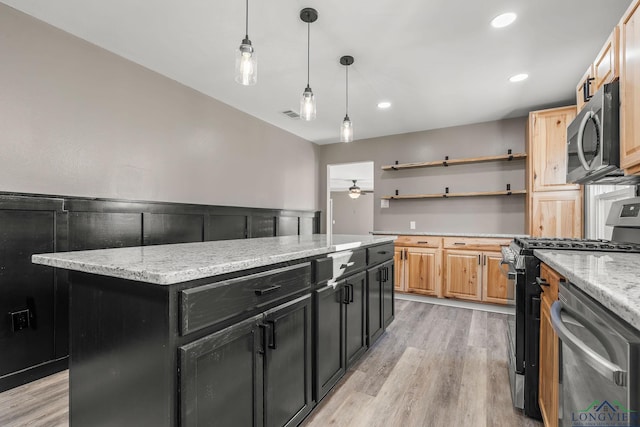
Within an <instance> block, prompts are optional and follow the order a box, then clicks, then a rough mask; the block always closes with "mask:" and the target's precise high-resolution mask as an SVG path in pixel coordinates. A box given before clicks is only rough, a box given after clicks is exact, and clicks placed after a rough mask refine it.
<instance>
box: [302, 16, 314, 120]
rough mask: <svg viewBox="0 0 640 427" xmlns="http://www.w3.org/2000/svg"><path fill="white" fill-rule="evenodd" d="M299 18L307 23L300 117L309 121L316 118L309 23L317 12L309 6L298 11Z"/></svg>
mask: <svg viewBox="0 0 640 427" xmlns="http://www.w3.org/2000/svg"><path fill="white" fill-rule="evenodd" d="M300 19H302V21H303V22H306V23H307V87H306V88H305V89H304V92H302V97H301V98H300V118H301V119H302V120H306V121H310V120H313V119H315V118H316V97H315V95H314V94H313V91H312V90H311V87H310V86H309V56H310V51H311V42H310V40H311V23H312V22H316V20H317V19H318V12H317V11H316V10H315V9H313V8H310V7H306V8H304V9H302V10H301V11H300Z"/></svg>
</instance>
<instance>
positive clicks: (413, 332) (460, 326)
mask: <svg viewBox="0 0 640 427" xmlns="http://www.w3.org/2000/svg"><path fill="white" fill-rule="evenodd" d="M506 327H507V316H506V315H504V314H497V313H488V312H485V311H477V310H468V309H463V308H455V307H447V306H441V305H432V304H425V303H419V302H413V301H406V300H399V299H396V318H395V321H394V322H393V323H392V324H391V326H390V327H389V328H388V329H387V331H386V332H385V334H384V335H383V336H382V338H380V341H378V343H376V345H375V346H374V347H373V348H372V349H371V350H369V352H367V354H365V355H364V356H363V358H362V359H361V360H360V361H359V362H357V363H356V364H355V365H354V366H353V367H352V368H351V369H350V370H349V372H347V375H345V377H344V378H343V379H342V380H341V381H340V382H339V383H338V384H337V385H336V387H334V389H333V390H332V391H331V392H330V393H329V394H328V395H327V397H326V398H325V399H324V400H323V401H322V402H321V403H320V405H319V406H318V407H317V408H316V409H315V411H314V412H313V413H312V414H311V415H310V416H309V417H308V418H307V420H305V422H304V423H303V425H304V426H305V427H320V426H322V427H324V426H328V425H331V426H345V427H346V426H349V427H364V426H367V427H373V426H385V427H388V426H394V427H395V426H398V427H423V426H429V427H449V426H474V427H484V426H486V427H502V426H504V427H517V426H523V427H539V426H542V423H540V422H538V421H536V420H532V419H530V418H527V417H525V416H524V415H522V413H521V412H520V411H518V410H516V409H514V408H513V406H512V404H511V394H510V390H509V377H508V372H507V361H506V358H507V356H506V354H507V342H506Z"/></svg>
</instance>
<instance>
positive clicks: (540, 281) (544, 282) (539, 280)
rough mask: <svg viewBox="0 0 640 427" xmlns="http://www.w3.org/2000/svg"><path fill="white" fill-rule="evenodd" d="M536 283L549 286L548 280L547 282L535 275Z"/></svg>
mask: <svg viewBox="0 0 640 427" xmlns="http://www.w3.org/2000/svg"><path fill="white" fill-rule="evenodd" d="M536 283H537V284H538V285H539V286H549V282H547V281H546V280H545V279H543V278H541V277H536Z"/></svg>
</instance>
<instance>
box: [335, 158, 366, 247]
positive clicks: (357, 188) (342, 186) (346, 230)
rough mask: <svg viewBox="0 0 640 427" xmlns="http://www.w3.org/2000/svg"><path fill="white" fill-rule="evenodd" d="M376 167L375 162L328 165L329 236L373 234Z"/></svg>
mask: <svg viewBox="0 0 640 427" xmlns="http://www.w3.org/2000/svg"><path fill="white" fill-rule="evenodd" d="M373 167H374V163H373V162H372V161H371V162H357V163H341V164H334V165H328V166H327V212H328V215H327V222H328V223H327V233H328V234H330V233H332V234H360V235H362V234H369V233H370V232H371V231H373V206H374V199H373V190H374V184H373Z"/></svg>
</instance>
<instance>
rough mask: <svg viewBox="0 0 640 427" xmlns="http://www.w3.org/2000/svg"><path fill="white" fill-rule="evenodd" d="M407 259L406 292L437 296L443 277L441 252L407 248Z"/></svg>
mask: <svg viewBox="0 0 640 427" xmlns="http://www.w3.org/2000/svg"><path fill="white" fill-rule="evenodd" d="M406 257H407V259H406V263H405V266H406V267H405V268H406V272H405V274H406V278H407V283H406V290H407V291H409V292H415V293H418V294H422V295H433V296H437V294H438V291H439V289H438V288H439V286H438V284H439V282H440V276H441V272H440V270H441V267H440V259H441V256H440V251H438V250H437V249H430V248H407V249H406Z"/></svg>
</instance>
